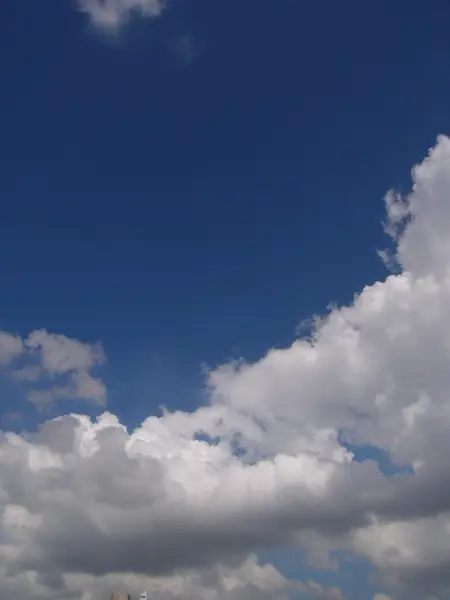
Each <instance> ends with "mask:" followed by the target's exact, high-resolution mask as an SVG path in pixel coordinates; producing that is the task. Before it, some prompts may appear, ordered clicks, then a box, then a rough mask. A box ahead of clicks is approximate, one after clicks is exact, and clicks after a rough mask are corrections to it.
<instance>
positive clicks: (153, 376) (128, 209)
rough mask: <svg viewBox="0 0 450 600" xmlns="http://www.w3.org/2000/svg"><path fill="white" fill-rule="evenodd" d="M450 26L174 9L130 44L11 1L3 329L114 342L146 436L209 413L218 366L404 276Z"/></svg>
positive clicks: (118, 391) (280, 342)
mask: <svg viewBox="0 0 450 600" xmlns="http://www.w3.org/2000/svg"><path fill="white" fill-rule="evenodd" d="M449 24H450V5H449V4H448V3H447V2H444V1H441V0H433V1H432V2H430V3H428V4H425V3H423V2H416V1H415V0H409V1H408V2H404V1H403V0H399V1H397V2H387V1H381V2H377V3H370V4H368V3H363V2H357V1H356V0H348V1H346V2H343V3H337V2H334V1H331V0H325V1H324V2H320V3H319V2H316V3H312V2H302V1H299V0H297V1H292V0H278V2H276V3H275V2H269V1H268V0H257V1H256V0H253V1H251V0H249V1H247V2H243V1H242V2H238V1H234V2H233V1H231V0H215V1H214V2H211V0H172V2H171V3H170V5H169V7H168V8H167V10H166V11H165V12H164V14H163V15H162V16H161V17H159V18H155V19H147V18H137V19H133V20H132V21H131V22H130V23H129V24H127V25H126V26H125V27H123V28H122V29H121V30H120V32H119V33H118V34H117V35H115V36H111V35H104V34H102V33H101V32H100V33H99V32H98V31H96V30H95V29H93V28H92V27H90V26H89V22H88V19H87V17H86V15H85V14H82V13H81V12H79V11H78V10H77V7H76V3H75V2H74V1H73V2H72V1H71V0H59V1H58V2H49V1H46V0H41V1H40V2H35V1H32V0H24V1H23V2H17V1H13V0H3V2H2V3H1V4H0V50H1V53H2V56H3V57H4V60H3V61H2V69H1V77H2V78H1V90H2V91H1V100H0V106H1V110H0V132H1V135H0V162H1V165H2V176H1V178H0V192H1V198H2V205H1V206H2V211H1V219H0V272H1V277H2V292H1V294H0V327H1V328H2V329H5V330H7V331H10V332H14V333H18V334H20V335H22V336H26V335H27V333H28V332H29V331H32V330H35V329H40V328H42V327H45V328H46V329H47V330H48V331H51V332H63V333H64V334H65V335H67V336H69V337H75V338H78V339H82V340H85V341H90V342H95V341H97V340H101V341H102V343H103V345H104V347H105V349H106V350H107V355H108V363H107V365H106V366H105V368H104V371H103V373H104V379H105V381H106V382H107V386H108V390H109V400H108V406H109V409H110V410H111V411H112V412H114V413H116V414H117V415H119V416H120V418H121V419H122V421H123V422H124V423H126V424H129V425H130V426H132V427H133V426H135V425H136V424H138V423H139V422H140V421H142V419H143V418H145V417H146V416H147V415H149V414H151V413H153V412H155V411H157V410H158V407H159V406H160V405H161V404H164V405H167V406H168V407H169V408H170V409H180V410H186V411H190V410H193V409H194V408H195V407H196V406H197V405H198V404H199V403H200V402H201V401H202V400H203V389H202V387H203V376H202V372H201V367H202V365H203V364H207V365H210V366H215V365H217V364H220V363H223V362H224V361H226V360H228V359H230V358H238V357H245V358H246V359H248V360H250V361H253V360H256V359H258V358H260V357H261V356H263V355H264V354H265V353H266V352H267V351H268V350H269V349H270V348H271V347H274V346H277V347H285V346H286V345H289V344H290V343H291V342H292V340H293V339H294V337H295V332H296V328H297V327H298V325H299V323H300V322H301V321H302V320H303V319H306V318H308V317H310V316H311V315H312V314H314V313H323V312H324V311H325V310H326V308H327V305H328V304H329V302H337V303H339V304H341V303H347V302H350V301H351V300H352V298H353V295H354V293H355V292H359V291H361V289H362V288H363V286H364V285H366V284H371V283H372V282H374V281H376V280H380V279H384V278H385V277H386V273H387V272H386V269H385V267H384V266H383V265H382V263H381V261H380V259H379V257H378V256H377V252H376V251H377V250H378V249H380V248H383V247H385V246H386V244H387V243H388V241H387V239H386V236H385V235H384V233H383V230H382V226H381V221H382V220H383V219H384V206H383V202H382V199H383V197H384V194H385V192H386V190H387V189H388V188H390V187H392V186H394V187H397V188H400V189H401V190H404V189H408V187H409V185H410V169H411V167H412V165H413V164H415V163H417V162H419V161H421V160H422V158H423V156H424V155H425V154H426V152H427V151H428V148H429V147H430V146H431V145H432V144H434V142H435V140H436V136H437V135H438V134H439V133H446V132H447V130H448V123H449V106H450V78H449V69H448V66H449V61H450V41H449V37H448V30H449ZM2 387H3V395H2V399H1V404H0V411H1V412H0V415H1V416H2V419H3V426H6V425H7V426H10V427H12V426H13V425H11V424H10V421H9V420H10V417H8V415H10V413H12V412H14V413H16V412H20V413H21V414H22V415H24V416H23V419H24V420H25V422H26V423H27V425H28V426H30V427H33V426H34V425H35V423H36V422H37V421H38V420H39V419H41V416H40V415H39V414H38V413H36V412H34V411H33V410H32V409H31V408H30V407H29V406H28V405H27V403H26V401H25V400H23V399H22V398H21V397H20V393H19V392H18V391H17V389H15V388H14V386H13V385H11V384H10V382H3V383H2ZM67 406H69V407H71V404H70V402H69V403H68V405H67ZM84 410H85V411H87V412H89V411H91V410H92V411H93V412H94V413H96V412H99V411H98V409H96V408H90V407H89V406H87V407H84ZM5 424H6V425H5ZM272 558H273V557H272ZM286 561H287V562H286ZM288 562H289V561H288V559H286V558H284V559H280V560H278V559H277V560H276V561H275V564H277V565H278V566H280V565H281V568H283V564H287V563H288ZM294 570H295V569H294ZM289 571H292V568H289ZM327 577H329V575H327ZM316 579H317V577H316ZM318 580H320V579H318ZM355 580H356V576H355ZM358 585H360V581H359V579H358ZM354 588H355V585H352V583H351V582H350V583H347V584H345V583H344V585H343V589H347V590H348V592H349V594H351V593H353V594H355V595H354V596H351V597H352V598H353V597H354V598H356V597H358V598H366V596H365V595H364V594H365V592H364V591H363V590H361V589H358V590H355V589H354ZM367 590H369V588H367ZM371 591H372V592H374V591H376V590H371ZM367 593H369V591H368V592H367ZM367 597H369V596H368V595H367Z"/></svg>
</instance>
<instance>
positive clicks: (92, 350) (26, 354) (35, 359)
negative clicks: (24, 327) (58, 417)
mask: <svg viewBox="0 0 450 600" xmlns="http://www.w3.org/2000/svg"><path fill="white" fill-rule="evenodd" d="M105 360H106V357H105V354H104V352H103V348H102V346H101V345H100V344H86V343H83V342H81V341H79V340H76V339H73V338H69V337H67V336H65V335H58V334H53V333H49V332H47V331H46V330H44V329H41V330H36V331H33V332H32V333H30V335H29V336H28V337H27V338H24V339H23V338H21V337H20V336H18V335H13V334H11V333H8V332H5V331H0V366H2V367H3V368H4V369H5V368H7V370H8V372H9V373H10V374H11V376H12V378H13V379H15V380H16V381H22V382H23V383H25V384H26V385H27V398H28V400H30V401H31V402H33V403H34V404H37V405H42V404H46V405H48V404H49V403H52V402H53V401H54V400H56V399H57V398H83V399H86V400H91V401H93V402H94V403H96V404H98V405H102V406H104V405H105V404H106V387H105V385H104V383H103V382H102V381H101V380H100V379H98V378H96V377H94V376H93V375H92V369H94V368H95V367H96V366H100V365H102V364H104V362H105ZM17 363H19V364H17ZM42 385H44V387H42Z"/></svg>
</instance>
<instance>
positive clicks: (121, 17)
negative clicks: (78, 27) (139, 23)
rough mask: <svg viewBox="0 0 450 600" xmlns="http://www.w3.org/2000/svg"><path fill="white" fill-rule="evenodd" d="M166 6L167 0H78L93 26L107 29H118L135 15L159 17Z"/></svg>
mask: <svg viewBox="0 0 450 600" xmlns="http://www.w3.org/2000/svg"><path fill="white" fill-rule="evenodd" d="M166 4H167V0H78V5H79V8H80V10H81V11H82V12H84V13H86V14H87V15H88V16H89V18H90V20H91V22H92V24H93V25H95V26H96V27H100V28H106V29H117V28H118V27H120V25H122V24H123V23H124V22H125V21H127V20H128V19H129V18H130V16H132V15H133V14H139V15H142V16H144V17H153V18H154V17H158V16H159V15H160V14H161V13H162V11H163V10H164V8H165V6H166Z"/></svg>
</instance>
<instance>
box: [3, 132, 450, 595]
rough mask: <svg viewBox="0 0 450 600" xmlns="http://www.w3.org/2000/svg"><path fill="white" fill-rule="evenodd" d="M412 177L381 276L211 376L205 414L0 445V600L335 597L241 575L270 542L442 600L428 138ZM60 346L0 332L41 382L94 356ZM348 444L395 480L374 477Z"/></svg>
mask: <svg viewBox="0 0 450 600" xmlns="http://www.w3.org/2000/svg"><path fill="white" fill-rule="evenodd" d="M412 177H413V187H412V191H411V193H410V194H409V195H408V196H407V197H399V196H397V195H395V194H393V193H389V194H388V195H387V197H386V208H387V222H386V230H387V231H388V232H389V233H390V235H392V236H393V239H394V241H395V246H396V247H395V252H394V254H393V256H392V260H395V261H396V262H397V264H398V266H399V270H400V272H399V274H396V275H390V276H388V277H387V279H386V280H385V281H383V282H377V283H375V284H373V285H371V286H368V287H366V288H364V290H363V291H362V292H361V293H360V294H358V295H357V296H355V298H354V301H353V303H352V304H351V305H349V306H343V307H338V308H335V309H333V310H332V311H331V312H330V313H329V314H328V315H327V316H326V317H325V318H323V319H321V320H318V321H317V323H316V326H315V329H314V331H313V332H312V335H311V339H298V340H296V341H295V342H294V343H293V344H292V345H291V346H290V347H289V348H285V349H273V350H271V351H270V352H269V353H268V354H267V355H266V356H264V357H263V358H262V359H261V360H259V361H257V362H255V363H247V362H245V361H240V362H237V363H232V364H226V365H222V366H220V367H219V368H216V369H213V370H211V371H210V372H209V373H208V375H207V386H208V390H209V403H208V405H206V406H202V407H199V408H198V409H197V410H196V411H195V412H192V413H186V412H164V413H163V414H162V415H161V416H150V417H149V418H148V419H146V420H145V421H144V422H143V423H142V425H141V426H140V427H139V428H137V429H136V430H135V431H132V432H129V431H127V429H126V427H125V426H124V425H123V424H121V423H120V422H119V421H118V419H117V418H116V417H115V416H114V415H112V414H110V413H104V414H103V415H102V416H101V417H99V418H98V420H96V421H92V420H91V419H90V418H89V417H87V416H80V415H65V416H61V417H58V418H57V419H54V420H52V421H48V422H46V423H45V424H44V425H43V426H42V428H41V430H40V431H39V433H38V434H34V435H25V434H23V435H21V436H19V435H17V434H13V433H11V432H9V433H4V434H3V436H2V438H1V440H0V581H1V582H2V590H5V592H4V594H5V598H10V597H11V598H12V597H13V596H14V598H19V599H20V598H25V597H26V598H48V599H56V598H83V600H90V599H91V598H92V599H93V598H99V597H102V594H107V593H108V592H110V591H111V589H116V588H122V589H126V590H130V591H138V592H139V591H141V590H142V589H147V591H148V592H149V594H151V596H153V597H155V598H158V599H161V600H164V599H165V598H170V599H177V598H181V597H183V598H185V597H188V598H190V597H192V598H194V596H195V597H196V598H198V597H200V598H205V600H206V599H207V598H208V599H209V598H214V599H216V598H217V600H222V599H226V600H233V599H234V598H236V599H237V598H238V597H239V598H244V599H245V598H249V599H250V598H252V599H255V600H256V599H258V598H267V599H269V598H275V597H276V598H283V597H286V598H287V597H289V596H290V595H292V594H296V595H302V597H309V598H317V599H328V600H341V598H343V595H342V593H341V591H340V590H339V589H337V588H325V587H323V586H321V585H319V584H318V583H315V582H313V581H310V582H299V581H288V580H286V579H285V578H284V577H283V576H282V575H281V574H280V573H279V572H277V571H276V570H275V569H274V568H273V567H272V566H270V565H259V564H258V562H257V560H256V558H255V553H258V552H259V551H260V550H262V549H268V548H275V547H282V546H284V547H292V548H298V549H302V550H304V551H305V552H307V553H308V554H309V556H310V558H311V560H316V559H317V557H318V556H320V557H322V561H325V562H326V559H327V557H328V559H329V562H330V563H332V562H333V561H336V560H337V561H338V562H339V559H338V558H336V557H339V553H338V554H336V552H337V551H339V550H345V552H346V553H347V556H352V555H353V556H355V557H363V558H365V559H367V560H368V561H369V562H370V563H371V564H372V565H374V566H375V567H376V568H377V569H378V573H379V588H380V589H379V591H380V593H379V594H378V595H376V596H375V598H376V600H381V599H382V598H392V599H393V600H403V599H406V598H408V599H411V600H413V599H417V600H419V599H420V600H423V599H424V598H430V599H431V598H432V597H433V598H437V599H440V600H443V599H444V598H445V596H446V595H448V594H450V475H449V470H448V466H447V449H448V437H447V436H448V430H449V427H450V368H449V365H450V269H449V266H450V140H449V139H448V138H446V137H440V138H439V139H438V142H437V145H436V146H435V148H434V149H433V150H432V151H431V152H430V155H429V157H428V158H426V159H425V160H424V162H423V163H422V164H421V165H419V166H417V167H415V168H414V170H413V172H412ZM78 344H81V342H76V344H75V346H72V345H71V344H70V340H68V338H65V337H64V336H53V335H51V334H48V333H46V332H35V333H33V334H31V335H30V336H29V337H28V338H27V339H26V340H22V339H20V338H17V337H14V336H9V335H8V334H6V333H4V334H2V336H1V337H0V360H1V361H2V364H4V365H7V368H11V365H12V364H14V361H17V360H19V359H20V356H21V354H22V353H24V352H25V353H26V352H31V353H38V359H37V363H38V368H39V369H40V371H42V372H46V373H48V374H50V375H51V376H57V375H60V374H63V375H67V374H69V375H70V374H73V373H74V374H75V375H76V376H80V374H82V375H81V377H90V369H91V368H92V366H93V364H94V363H96V362H101V361H102V360H104V356H103V354H102V353H101V352H100V350H98V347H97V350H94V349H93V347H91V346H84V345H78ZM69 348H70V350H69ZM88 387H89V386H88ZM93 395H95V394H93ZM348 444H352V445H353V446H358V445H372V446H376V447H377V448H380V449H382V450H384V451H386V452H387V453H388V454H389V456H390V458H391V460H392V462H393V463H395V464H397V465H399V466H408V467H409V470H408V471H407V472H405V471H403V472H402V473H399V474H397V475H395V476H391V477H388V476H386V475H384V474H382V473H381V472H380V470H379V468H378V465H377V463H376V462H375V461H371V460H368V461H365V462H357V461H355V460H354V457H353V455H352V453H351V452H350V451H349V450H348V449H347V448H348ZM386 594H389V596H387V595H386Z"/></svg>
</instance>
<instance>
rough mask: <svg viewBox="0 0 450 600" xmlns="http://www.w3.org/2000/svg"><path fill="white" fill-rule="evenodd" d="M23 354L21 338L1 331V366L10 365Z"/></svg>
mask: <svg viewBox="0 0 450 600" xmlns="http://www.w3.org/2000/svg"><path fill="white" fill-rule="evenodd" d="M22 352H23V342H22V339H21V338H20V337H19V336H16V335H12V334H10V333H7V332H6V331H0V366H3V367H4V366H6V365H9V363H10V362H11V361H13V360H14V359H15V358H17V357H19V356H20V355H21V354H22Z"/></svg>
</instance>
